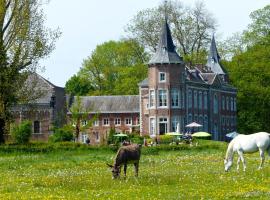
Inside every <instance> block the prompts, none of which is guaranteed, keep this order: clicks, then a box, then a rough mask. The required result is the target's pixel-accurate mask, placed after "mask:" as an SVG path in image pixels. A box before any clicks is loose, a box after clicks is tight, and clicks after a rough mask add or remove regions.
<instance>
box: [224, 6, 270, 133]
mask: <svg viewBox="0 0 270 200" xmlns="http://www.w3.org/2000/svg"><path fill="white" fill-rule="evenodd" d="M269 13H270V6H266V7H264V8H263V9H259V10H256V11H254V12H252V13H251V15H250V16H251V18H252V23H251V24H250V25H249V26H248V28H247V30H245V31H244V32H243V34H242V38H241V40H242V41H243V45H242V51H238V52H237V53H234V56H233V58H232V60H231V61H227V62H225V63H224V64H225V66H226V67H227V69H228V72H229V74H230V78H231V81H232V84H233V85H234V86H236V87H237V88H238V95H237V105H238V113H237V115H238V131H239V132H242V133H253V132H257V131H268V132H269V131H270V126H269V121H270V95H269V94H270V57H269V55H270V25H269V21H270V18H269ZM247 38H249V39H248V40H247ZM232 49H237V48H232Z"/></svg>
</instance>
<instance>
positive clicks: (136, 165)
mask: <svg viewBox="0 0 270 200" xmlns="http://www.w3.org/2000/svg"><path fill="white" fill-rule="evenodd" d="M134 170H135V176H136V177H137V176H138V173H139V163H134Z"/></svg>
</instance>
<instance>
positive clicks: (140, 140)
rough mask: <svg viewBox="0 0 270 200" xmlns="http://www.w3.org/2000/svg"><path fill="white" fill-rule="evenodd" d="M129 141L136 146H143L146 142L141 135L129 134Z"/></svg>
mask: <svg viewBox="0 0 270 200" xmlns="http://www.w3.org/2000/svg"><path fill="white" fill-rule="evenodd" d="M128 139H129V140H130V141H131V142H132V143H135V144H143V141H144V137H142V136H140V135H139V133H132V134H129V135H128Z"/></svg>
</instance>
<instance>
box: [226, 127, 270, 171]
mask: <svg viewBox="0 0 270 200" xmlns="http://www.w3.org/2000/svg"><path fill="white" fill-rule="evenodd" d="M258 150H259V151H260V157H261V163H260V166H259V169H261V168H262V166H263V163H264V152H265V151H268V154H269V156H270V134H269V133H266V132H259V133H254V134H251V135H238V136H236V137H235V138H234V139H233V140H232V141H231V142H230V143H229V145H228V149H227V152H226V157H225V160H224V165H225V171H226V172H227V171H228V170H229V169H230V168H231V166H232V164H233V155H234V153H235V152H237V153H238V156H239V158H238V161H237V171H238V170H239V163H240V160H241V161H242V162H243V169H244V171H245V170H246V162H245V159H244V156H243V154H244V153H254V152H257V151H258Z"/></svg>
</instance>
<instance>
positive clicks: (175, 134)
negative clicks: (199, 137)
mask: <svg viewBox="0 0 270 200" xmlns="http://www.w3.org/2000/svg"><path fill="white" fill-rule="evenodd" d="M165 135H171V136H181V135H183V134H181V133H177V132H170V133H165Z"/></svg>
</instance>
